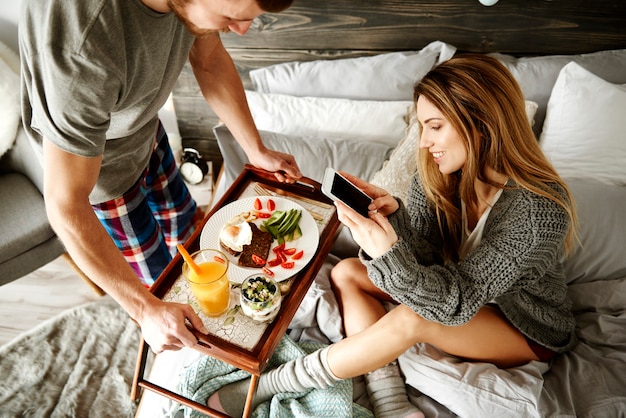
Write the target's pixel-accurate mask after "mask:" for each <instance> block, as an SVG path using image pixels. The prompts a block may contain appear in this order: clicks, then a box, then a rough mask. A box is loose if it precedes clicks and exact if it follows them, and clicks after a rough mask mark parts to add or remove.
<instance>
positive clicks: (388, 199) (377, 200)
mask: <svg viewBox="0 0 626 418" xmlns="http://www.w3.org/2000/svg"><path fill="white" fill-rule="evenodd" d="M340 174H341V175H342V176H344V177H345V178H347V179H348V180H350V182H352V183H353V184H354V185H355V186H357V187H358V188H359V189H361V190H363V191H364V192H365V194H367V195H368V196H369V197H371V198H372V200H373V202H372V203H371V204H370V205H369V207H368V209H369V211H370V212H378V213H380V214H382V215H383V216H389V215H391V214H392V213H394V212H395V211H397V210H398V208H399V207H400V205H398V202H397V201H396V199H395V198H394V197H393V196H392V195H390V194H389V192H387V190H385V189H382V188H380V187H377V186H374V185H373V184H370V183H368V182H366V181H364V180H361V179H360V178H358V177H355V176H353V175H351V174H348V173H345V172H343V171H341V172H340Z"/></svg>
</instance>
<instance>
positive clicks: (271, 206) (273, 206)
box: [267, 199, 276, 212]
mask: <svg viewBox="0 0 626 418" xmlns="http://www.w3.org/2000/svg"><path fill="white" fill-rule="evenodd" d="M274 209H276V202H274V201H273V200H272V199H268V200H267V210H269V211H270V212H274Z"/></svg>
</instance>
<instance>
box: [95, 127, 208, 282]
mask: <svg viewBox="0 0 626 418" xmlns="http://www.w3.org/2000/svg"><path fill="white" fill-rule="evenodd" d="M92 206H93V208H94V211H95V212H96V215H97V216H98V219H99V220H100V222H101V223H102V225H103V226H104V228H105V229H106V230H107V232H108V233H109V235H110V236H111V238H113V241H114V242H115V245H117V248H119V250H120V251H121V252H122V254H123V255H124V258H125V259H126V261H127V262H128V263H129V264H130V265H131V267H132V268H133V270H134V271H135V273H136V274H137V276H138V277H139V279H140V280H141V281H142V282H143V283H144V285H146V287H150V286H151V285H152V284H153V283H154V281H155V280H156V278H157V277H158V276H159V274H160V273H161V272H162V271H163V269H164V268H165V266H167V264H168V263H169V262H170V260H171V259H172V256H173V255H174V254H175V253H176V244H178V243H179V242H184V241H185V240H186V239H187V238H189V236H190V235H191V233H192V232H193V230H194V222H193V218H194V215H195V214H196V210H197V209H196V203H195V201H194V200H193V198H192V197H191V195H190V194H189V190H188V189H187V186H186V185H185V183H184V182H183V179H182V177H181V175H180V172H179V171H178V168H177V167H176V162H175V160H174V156H173V154H172V150H171V148H170V146H169V143H168V139H167V134H166V133H165V130H164V129H163V126H162V125H161V124H159V128H158V130H157V135H156V144H155V148H154V151H153V152H152V156H151V157H150V162H149V163H148V167H147V168H146V170H145V171H144V173H143V174H142V176H141V178H140V179H139V180H138V181H137V183H135V185H134V186H132V187H131V188H130V190H128V191H127V192H126V193H124V195H123V196H121V197H119V198H116V199H113V200H109V201H107V202H104V203H99V204H96V205H92Z"/></svg>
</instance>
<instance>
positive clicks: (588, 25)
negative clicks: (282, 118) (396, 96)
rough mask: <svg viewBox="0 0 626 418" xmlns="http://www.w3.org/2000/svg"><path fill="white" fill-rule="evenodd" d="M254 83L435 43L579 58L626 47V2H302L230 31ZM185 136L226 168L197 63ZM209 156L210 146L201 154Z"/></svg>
mask: <svg viewBox="0 0 626 418" xmlns="http://www.w3.org/2000/svg"><path fill="white" fill-rule="evenodd" d="M222 39H223V42H224V45H225V46H226V47H227V49H228V50H229V52H230V53H231V55H232V57H233V59H234V61H235V64H236V65H237V68H238V70H239V72H240V73H241V75H242V79H243V81H244V85H245V86H246V87H247V88H250V87H251V85H250V80H249V77H248V72H249V71H250V70H251V69H254V68H260V67H264V66H268V65H272V64H276V63H280V62H288V61H310V60H314V59H336V58H346V57H356V56H364V55H373V54H378V53H382V52H388V51H399V50H419V49H421V48H423V47H424V46H425V45H427V44H428V43H430V42H432V41H434V40H440V41H444V42H447V43H449V44H452V45H454V46H455V47H457V49H458V50H459V51H472V52H503V53H509V54H512V55H517V56H522V55H524V56H529V55H551V54H579V53H587V52H593V51H600V50H607V49H624V48H626V1H624V0H500V1H499V2H498V3H497V4H496V5H495V6H492V7H485V6H482V5H481V4H480V3H479V2H478V0H455V1H451V0H445V1H435V0H433V1H419V0H396V1H394V0H382V1H380V0H333V1H330V0H295V1H294V4H293V6H292V7H291V8H289V9H288V10H286V11H285V12H283V13H280V14H267V15H262V16H260V17H259V18H258V19H256V20H255V22H254V23H253V25H252V27H251V28H250V31H249V33H248V34H246V35H245V36H238V35H236V34H233V33H231V34H224V35H223V36H222ZM174 102H175V106H176V112H177V115H178V118H179V124H180V131H181V135H182V136H183V141H187V139H188V138H192V139H193V140H194V141H196V142H195V144H197V145H198V146H201V145H203V141H208V143H207V144H206V147H204V148H205V149H206V153H208V154H207V155H210V156H212V157H213V158H216V159H217V160H214V165H216V166H219V165H221V160H219V158H220V157H219V155H216V153H217V154H219V150H218V149H217V145H216V144H215V140H214V136H213V132H212V127H213V126H214V125H215V124H216V123H217V118H216V117H215V115H214V114H213V113H212V111H211V110H210V108H209V107H208V105H207V104H206V102H204V100H203V99H202V97H201V95H200V92H199V89H198V87H197V85H196V82H195V79H194V78H193V74H192V72H191V69H190V67H189V66H186V67H185V69H184V70H183V73H182V74H181V76H180V79H179V82H178V84H177V86H176V88H175V90H174ZM201 152H202V151H201Z"/></svg>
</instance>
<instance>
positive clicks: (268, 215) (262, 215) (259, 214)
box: [256, 212, 272, 219]
mask: <svg viewBox="0 0 626 418" xmlns="http://www.w3.org/2000/svg"><path fill="white" fill-rule="evenodd" d="M256 216H257V217H259V218H261V219H267V218H271V217H272V214H271V213H267V212H257V213H256Z"/></svg>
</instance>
